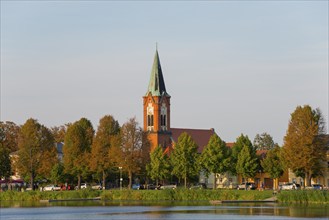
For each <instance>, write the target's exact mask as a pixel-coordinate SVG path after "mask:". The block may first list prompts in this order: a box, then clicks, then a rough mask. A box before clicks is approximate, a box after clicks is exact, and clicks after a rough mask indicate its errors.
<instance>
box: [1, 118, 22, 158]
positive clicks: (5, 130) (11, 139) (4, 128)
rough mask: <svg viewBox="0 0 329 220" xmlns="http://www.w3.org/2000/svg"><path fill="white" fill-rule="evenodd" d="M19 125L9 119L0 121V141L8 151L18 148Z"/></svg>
mask: <svg viewBox="0 0 329 220" xmlns="http://www.w3.org/2000/svg"><path fill="white" fill-rule="evenodd" d="M19 132H20V127H19V126H18V125H16V124H15V123H14V122H11V121H6V122H3V121H0V143H2V146H3V147H4V148H6V149H8V150H9V152H10V153H12V152H15V151H17V150H18V137H19Z"/></svg>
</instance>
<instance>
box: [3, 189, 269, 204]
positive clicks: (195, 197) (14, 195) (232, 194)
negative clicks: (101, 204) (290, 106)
mask: <svg viewBox="0 0 329 220" xmlns="http://www.w3.org/2000/svg"><path fill="white" fill-rule="evenodd" d="M271 196H272V191H262V192H259V191H238V190H210V189H208V190H185V189H177V190H122V191H120V190H105V191H97V190H79V191H59V192H39V191H34V192H32V191H30V192H16V191H6V192H1V193H0V200H2V201H10V200H11V201H39V200H63V199H80V198H95V197H100V198H101V199H102V200H110V201H114V200H136V201H209V200H264V199H267V198H269V197H271Z"/></svg>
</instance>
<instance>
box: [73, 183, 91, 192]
mask: <svg viewBox="0 0 329 220" xmlns="http://www.w3.org/2000/svg"><path fill="white" fill-rule="evenodd" d="M88 187H89V185H88V184H87V183H81V185H80V189H87V188H88ZM74 189H75V190H78V189H79V187H78V186H75V187H74Z"/></svg>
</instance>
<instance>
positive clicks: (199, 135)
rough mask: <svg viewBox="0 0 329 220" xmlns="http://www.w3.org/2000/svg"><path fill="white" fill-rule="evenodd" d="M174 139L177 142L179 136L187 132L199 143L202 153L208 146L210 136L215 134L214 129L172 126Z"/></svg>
mask: <svg viewBox="0 0 329 220" xmlns="http://www.w3.org/2000/svg"><path fill="white" fill-rule="evenodd" d="M170 131H171V133H172V138H173V141H174V142H176V143H177V141H178V137H179V136H180V135H181V134H182V133H183V132H186V133H187V134H189V135H190V136H191V137H192V139H193V140H194V141H195V143H196V144H197V145H198V153H202V151H203V148H204V147H206V146H207V144H208V142H209V140H210V137H211V136H212V135H213V134H215V130H214V129H187V128H171V129H170Z"/></svg>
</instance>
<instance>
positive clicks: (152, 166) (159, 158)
mask: <svg viewBox="0 0 329 220" xmlns="http://www.w3.org/2000/svg"><path fill="white" fill-rule="evenodd" d="M147 171H148V175H149V176H150V177H151V179H152V180H155V181H156V185H158V181H159V180H164V179H166V178H168V177H169V175H170V164H169V159H168V156H167V155H166V154H164V152H163V150H162V147H161V145H159V146H157V147H156V148H155V149H154V150H153V151H152V152H151V153H150V163H149V164H148V166H147Z"/></svg>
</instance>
